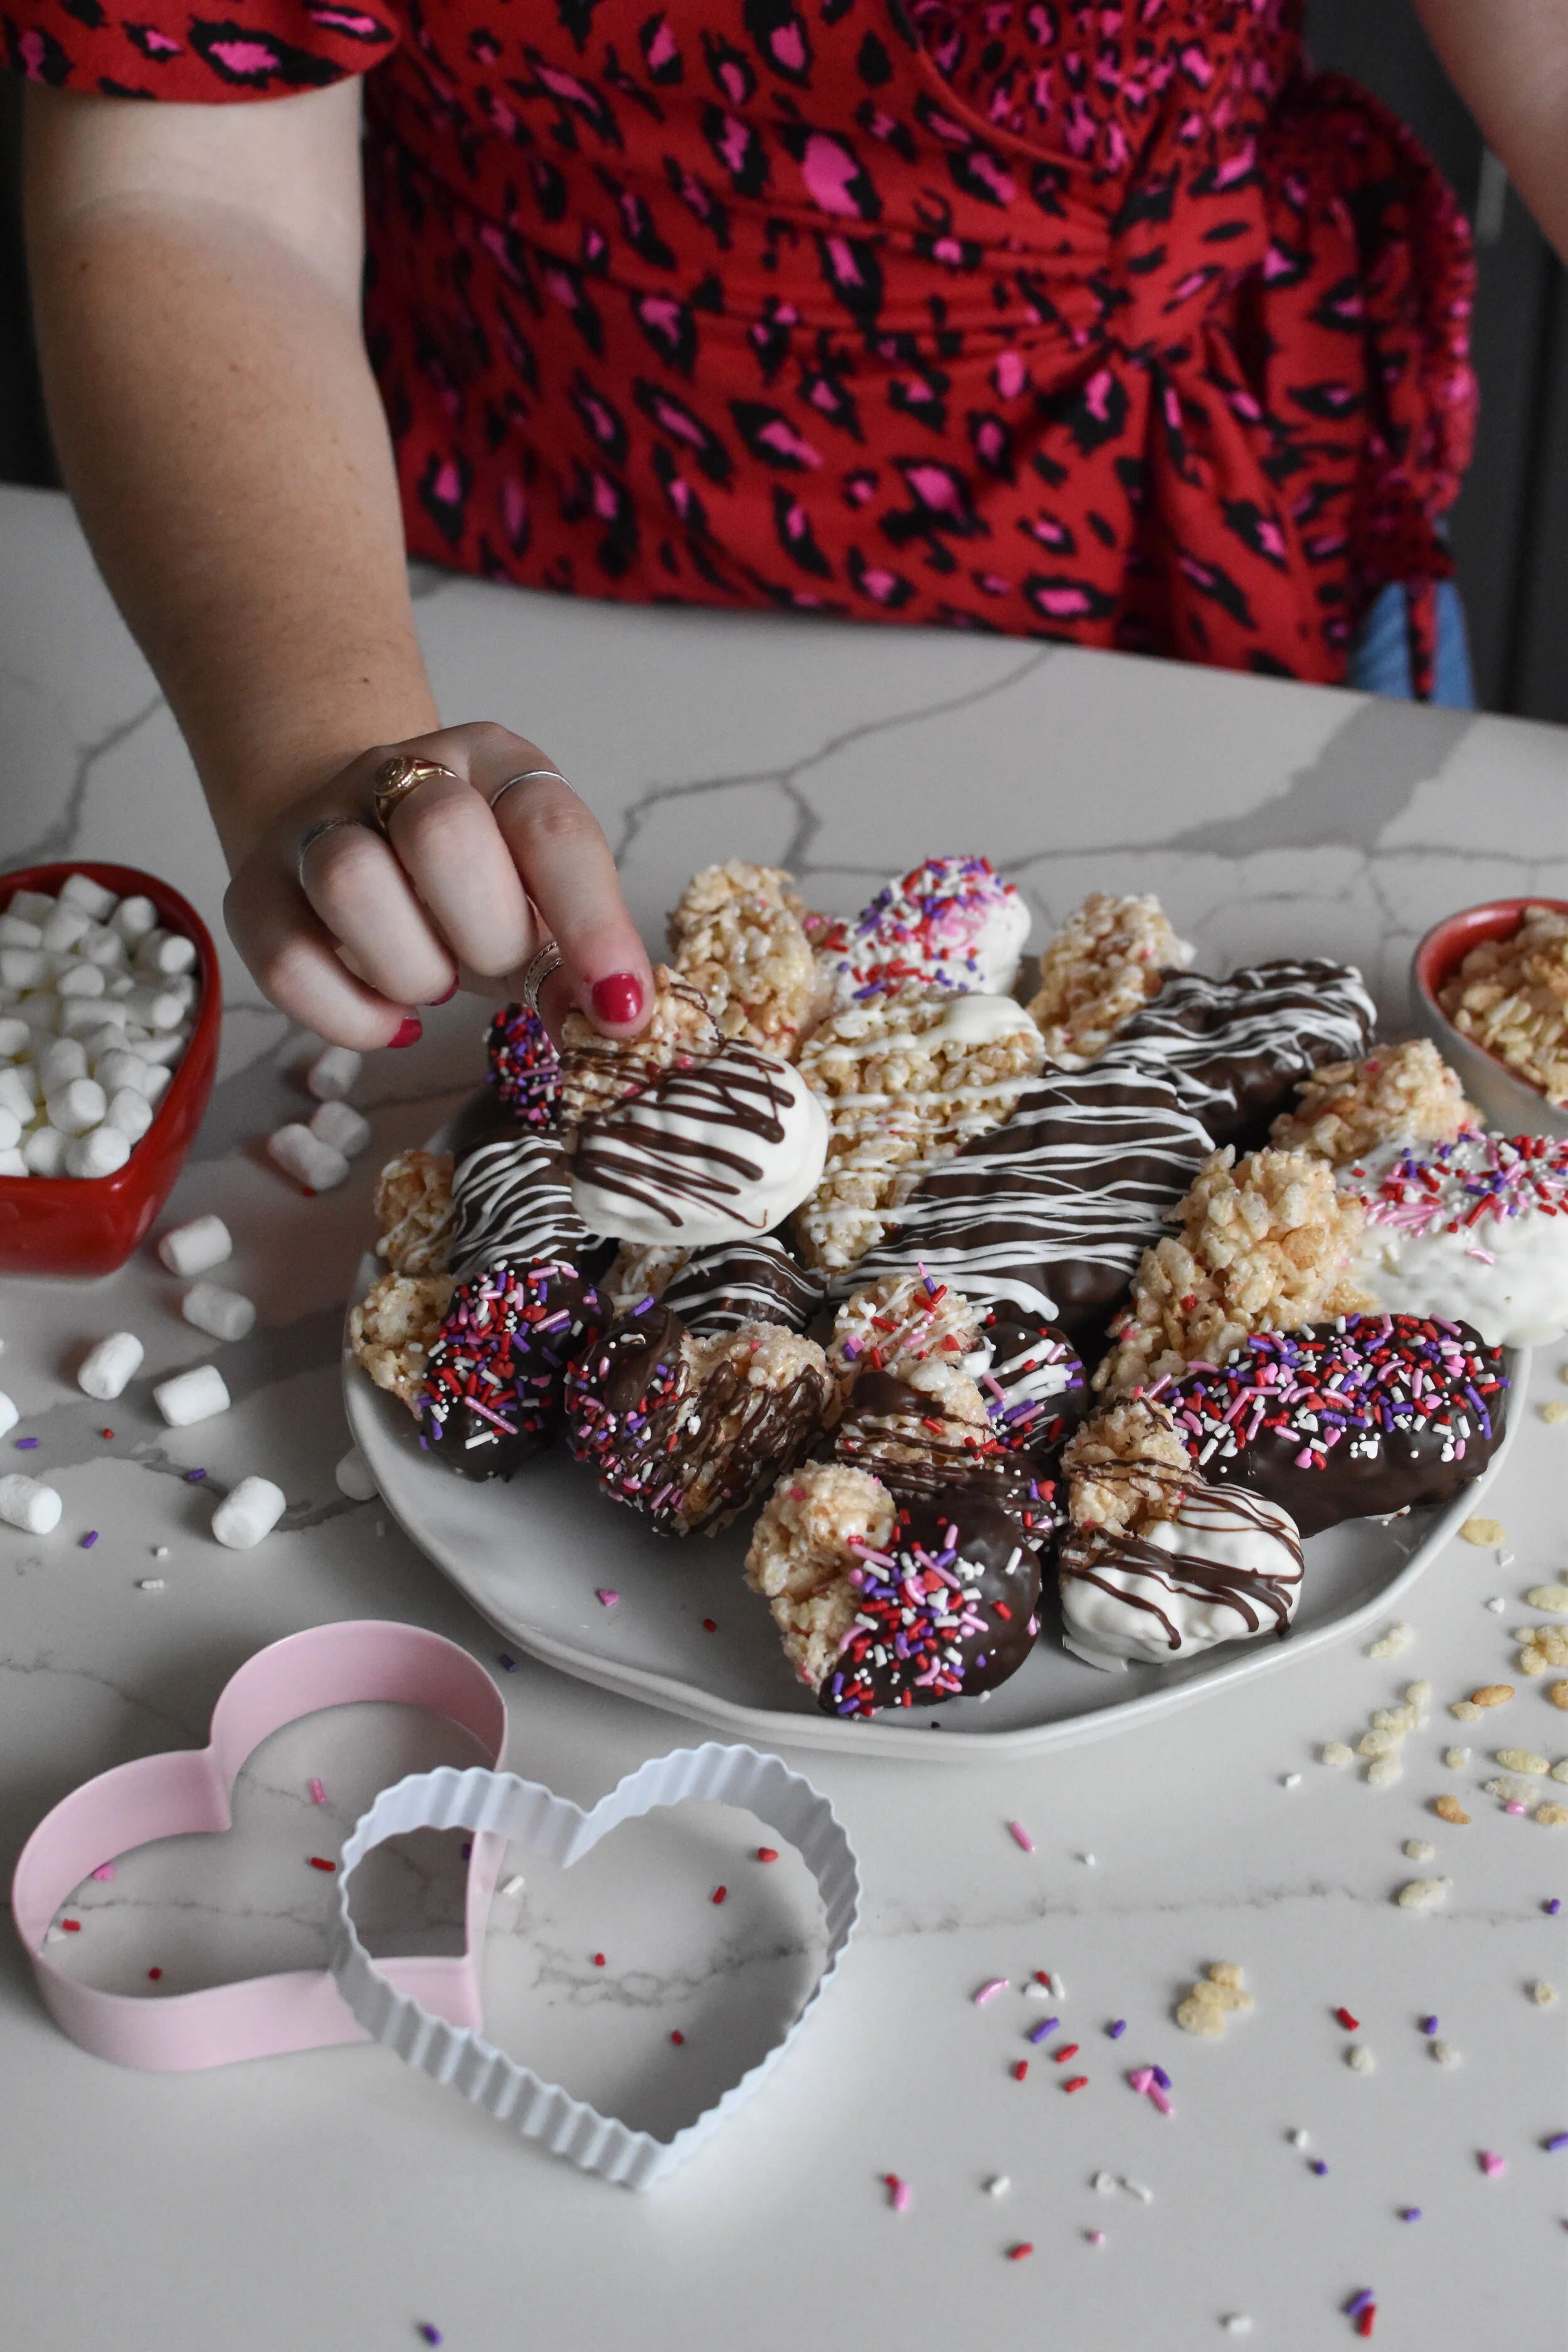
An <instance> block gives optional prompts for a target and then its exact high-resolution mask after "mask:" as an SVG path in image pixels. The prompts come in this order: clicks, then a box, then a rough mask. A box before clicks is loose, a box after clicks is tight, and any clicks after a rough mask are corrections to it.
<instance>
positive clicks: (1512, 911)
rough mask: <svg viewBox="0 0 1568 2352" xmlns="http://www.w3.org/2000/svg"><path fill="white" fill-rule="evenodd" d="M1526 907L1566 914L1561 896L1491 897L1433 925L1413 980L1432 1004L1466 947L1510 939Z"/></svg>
mask: <svg viewBox="0 0 1568 2352" xmlns="http://www.w3.org/2000/svg"><path fill="white" fill-rule="evenodd" d="M1527 907H1549V908H1551V909H1552V913H1553V914H1554V915H1568V901H1565V900H1563V899H1562V898H1494V899H1492V900H1491V902H1490V904H1489V905H1488V906H1485V907H1467V908H1465V909H1464V911H1463V913H1461V914H1458V915H1449V916H1447V918H1446V919H1444V920H1443V921H1442V922H1440V923H1435V924H1434V925H1433V927H1432V929H1430V930H1429V931H1428V932H1427V934H1426V938H1425V939H1424V940H1422V942H1421V944H1420V946H1419V947H1418V948H1417V949H1416V950H1415V979H1416V983H1417V985H1418V986H1419V987H1421V988H1423V989H1425V991H1426V994H1427V995H1428V996H1429V997H1430V998H1431V1000H1432V1002H1433V1003H1434V1004H1436V1002H1437V991H1438V990H1439V989H1440V988H1446V987H1447V984H1448V982H1449V981H1451V980H1452V979H1453V977H1454V974H1455V973H1456V972H1457V971H1458V969H1459V966H1460V965H1461V964H1462V963H1463V962H1464V961H1465V958H1466V957H1467V956H1468V954H1469V952H1470V950H1471V949H1472V948H1477V947H1479V945H1480V943H1481V941H1482V940H1506V939H1510V938H1511V937H1512V935H1513V933H1514V932H1515V931H1517V930H1518V929H1519V927H1520V925H1521V923H1522V922H1523V920H1524V910H1525V908H1527ZM1520 1083H1521V1084H1522V1083H1523V1081H1522V1080H1521V1081H1520Z"/></svg>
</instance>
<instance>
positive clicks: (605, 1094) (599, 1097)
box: [561, 963, 724, 1136]
mask: <svg viewBox="0 0 1568 2352" xmlns="http://www.w3.org/2000/svg"><path fill="white" fill-rule="evenodd" d="M653 991H654V994H653V1007H652V1010H651V1012H650V1013H649V1014H648V1017H647V1022H646V1023H645V1024H644V1025H643V1027H642V1028H641V1029H640V1030H639V1031H638V1032H637V1035H636V1036H635V1037H605V1036H602V1035H601V1034H600V1033H599V1031H598V1030H597V1029H595V1026H594V1024H593V1023H592V1022H591V1021H590V1020H589V1019H588V1016H587V1014H586V1013H577V1012H572V1013H568V1014H567V1015H566V1018H565V1021H564V1022H563V1024H562V1031H561V1124H562V1127H563V1129H564V1130H565V1131H566V1133H567V1135H568V1136H570V1135H571V1134H572V1132H573V1131H574V1130H575V1129H577V1128H578V1127H579V1126H581V1124H582V1122H583V1120H584V1119H585V1118H588V1117H589V1116H590V1114H591V1113H593V1112H595V1111H602V1110H607V1109H608V1108H609V1107H610V1105H611V1104H612V1103H616V1102H619V1101H620V1100H621V1099H622V1097H624V1096H626V1095H629V1094H635V1093H636V1092H637V1090H638V1088H639V1087H646V1086H650V1085H651V1084H652V1083H653V1080H654V1079H655V1078H656V1077H657V1076H658V1074H659V1072H660V1071H661V1070H668V1069H673V1068H675V1067H677V1066H679V1065H681V1064H683V1063H685V1062H688V1061H700V1060H702V1059H704V1058H705V1057H706V1056H707V1055H710V1054H716V1053H717V1052H718V1050H719V1048H720V1046H721V1045H722V1044H723V1042H724V1040H723V1037H722V1034H721V1031H720V1028H719V1024H718V1023H717V1022H716V1021H715V1020H714V1018H713V1015H712V1013H710V1011H709V1009H708V1003H707V1000H706V998H705V997H704V996H703V994H702V992H701V990H700V989H699V988H695V987H693V985H692V983H691V982H689V980H683V979H682V978H681V977H680V976H679V973H677V972H673V971H671V970H670V969H669V966H668V964H663V963H656V964H655V966H654V968H653Z"/></svg>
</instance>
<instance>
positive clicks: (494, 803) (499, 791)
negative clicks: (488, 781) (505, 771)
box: [489, 768, 572, 816]
mask: <svg viewBox="0 0 1568 2352" xmlns="http://www.w3.org/2000/svg"><path fill="white" fill-rule="evenodd" d="M541 776H548V777H549V779H550V781H551V782H552V783H554V784H566V789H567V791H568V792H570V791H571V789H572V787H571V785H570V784H567V783H566V779H565V777H564V776H563V774H562V772H561V771H560V769H559V768H524V769H523V771H522V772H521V775H517V776H509V777H508V778H507V780H506V782H505V783H504V784H498V785H497V786H496V788H495V790H494V792H493V793H491V794H490V795H489V808H490V814H491V815H492V816H493V815H494V814H495V813H496V810H497V808H498V806H499V805H500V802H501V800H502V799H503V798H504V797H505V795H506V794H507V793H510V790H511V788H512V786H513V784H531V783H533V782H535V781H536V780H537V779H538V778H539V777H541Z"/></svg>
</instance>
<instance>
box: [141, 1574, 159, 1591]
mask: <svg viewBox="0 0 1568 2352" xmlns="http://www.w3.org/2000/svg"><path fill="white" fill-rule="evenodd" d="M136 1590H137V1591H138V1592H162V1591H163V1578H162V1577H161V1576H139V1577H138V1578H137V1580H136Z"/></svg>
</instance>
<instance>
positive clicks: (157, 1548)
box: [153, 1544, 169, 1559]
mask: <svg viewBox="0 0 1568 2352" xmlns="http://www.w3.org/2000/svg"><path fill="white" fill-rule="evenodd" d="M168 1557H169V1547H168V1545H167V1544H154V1545H153V1559H168Z"/></svg>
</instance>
